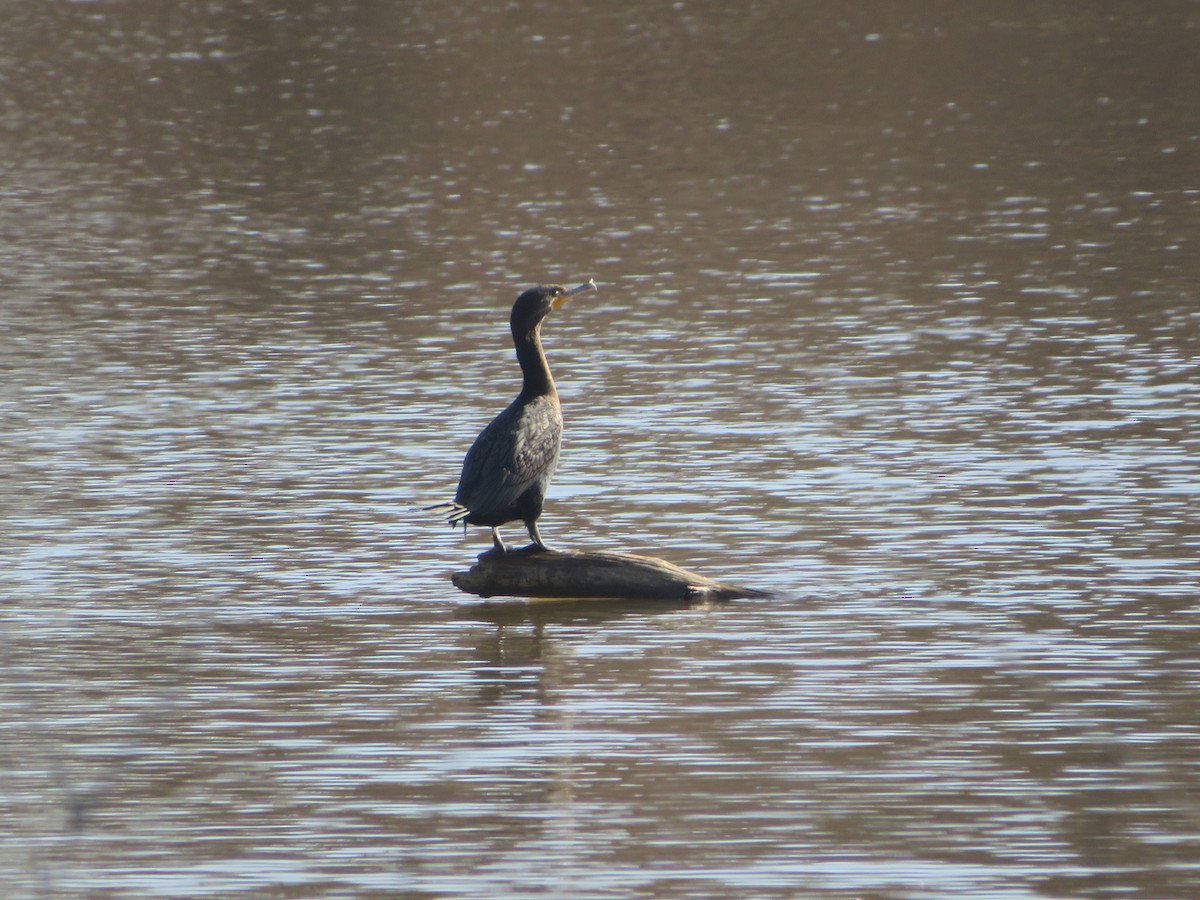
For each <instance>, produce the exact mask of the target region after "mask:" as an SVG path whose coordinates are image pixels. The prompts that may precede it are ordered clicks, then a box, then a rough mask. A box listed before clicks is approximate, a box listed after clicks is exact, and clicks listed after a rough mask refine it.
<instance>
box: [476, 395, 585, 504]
mask: <svg viewBox="0 0 1200 900" xmlns="http://www.w3.org/2000/svg"><path fill="white" fill-rule="evenodd" d="M561 436H562V419H561V418H560V416H559V413H558V410H557V408H553V407H550V406H549V405H548V404H547V405H541V404H533V405H530V406H526V407H523V408H513V407H510V408H509V409H506V410H505V411H504V412H502V413H501V414H500V415H498V416H497V417H496V418H495V419H494V420H493V421H492V423H491V424H490V425H488V427H487V428H485V429H484V430H483V431H482V432H481V433H480V435H479V437H477V438H476V439H475V443H474V444H472V445H471V449H470V450H468V451H467V457H466V459H464V460H463V468H462V477H461V478H460V479H459V482H458V492H457V494H455V500H456V501H457V502H458V503H461V504H462V505H463V506H465V507H467V508H468V509H470V510H471V511H472V512H473V513H476V514H477V515H481V516H488V515H499V514H502V513H504V512H505V511H506V510H508V509H510V508H511V507H512V506H513V505H514V504H515V503H516V502H517V498H519V497H520V496H521V495H522V494H524V493H525V492H526V491H527V490H529V488H530V487H532V486H533V484H534V483H535V482H537V481H539V480H543V481H544V480H548V479H549V477H550V474H551V473H552V472H553V471H554V467H555V464H556V463H557V462H558V445H559V440H560V438H561Z"/></svg>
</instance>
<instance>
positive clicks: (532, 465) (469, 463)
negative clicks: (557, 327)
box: [430, 281, 596, 552]
mask: <svg viewBox="0 0 1200 900" xmlns="http://www.w3.org/2000/svg"><path fill="white" fill-rule="evenodd" d="M595 288H596V286H595V284H594V283H593V282H591V281H589V282H588V283H587V284H583V285H580V286H579V287H577V288H572V289H571V290H566V289H564V288H562V287H559V286H558V285H549V286H544V287H537V288H533V289H532V290H528V291H526V292H525V293H523V294H521V296H520V297H518V298H517V302H516V303H514V304H513V308H512V316H511V318H510V321H509V324H510V326H511V328H512V336H513V344H514V345H515V346H516V349H517V362H518V363H520V365H521V375H522V377H523V382H522V385H521V393H519V394H518V395H517V399H515V400H514V401H513V402H512V403H510V404H509V405H508V408H507V409H505V410H504V411H503V412H502V413H500V415H498V416H496V418H495V419H493V420H492V422H491V424H490V425H488V427H487V428H485V429H483V431H482V432H480V434H479V437H477V438H475V443H473V444H472V445H471V449H470V450H468V451H467V456H466V459H464V460H463V467H462V475H461V476H460V478H459V481H458V492H457V493H456V494H455V495H454V502H453V503H449V504H440V505H441V506H442V507H444V508H445V507H448V508H449V509H450V517H449V518H450V524H451V525H458V524H459V523H462V524H463V526H464V527H465V526H466V525H482V526H486V527H489V528H491V529H492V542H493V543H494V544H495V546H496V548H497V549H498V550H500V551H501V552H504V551H505V550H506V549H507V548H506V547H505V546H504V541H502V540H501V539H500V532H499V527H500V526H501V525H503V524H505V523H506V522H514V521H521V522H524V523H525V527H526V528H528V529H529V537H530V538H531V539H532V540H533V546H534V547H536V548H538V549H542V550H545V549H546V545H545V544H544V543H542V537H541V535H540V534H539V533H538V527H537V520H538V517H539V516H540V515H541V514H542V501H543V500H544V499H545V496H546V487H547V485H549V483H550V476H551V475H553V474H554V468H555V466H557V465H558V448H559V443H560V441H561V439H562V427H563V423H562V412H561V410H560V408H559V403H558V391H557V390H556V389H555V387H554V378H553V377H552V376H551V374H550V366H549V365H548V364H547V362H546V354H545V352H544V351H543V350H542V341H541V327H542V322H543V320H544V319H545V318H546V316H548V315H549V314H550V313H551V312H552V311H553V310H555V309H557V308H558V307H559V306H562V305H563V304H564V303H566V302H567V301H568V300H569V299H570V298H571V297H573V296H574V295H575V294H579V293H582V292H584V291H589V290H595ZM430 508H431V509H432V508H433V507H430Z"/></svg>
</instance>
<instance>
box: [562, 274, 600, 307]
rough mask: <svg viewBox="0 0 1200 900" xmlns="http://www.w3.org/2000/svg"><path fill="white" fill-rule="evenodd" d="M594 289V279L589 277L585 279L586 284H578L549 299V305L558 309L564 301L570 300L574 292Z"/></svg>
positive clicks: (578, 292)
mask: <svg viewBox="0 0 1200 900" xmlns="http://www.w3.org/2000/svg"><path fill="white" fill-rule="evenodd" d="M595 290H598V288H597V287H596V280H595V279H594V278H589V279H588V280H587V283H586V284H581V285H579V287H573V288H571V289H570V290H569V291H567V292H566V293H565V294H563V295H562V296H561V297H555V298H554V299H553V300H551V301H550V306H551V307H552V308H554V309H558V308H559V307H560V306H562V305H563V304H564V303H566V302H567V301H568V300H570V299H571V298H572V297H574V296H575V295H576V294H586V293H587V292H588V291H595Z"/></svg>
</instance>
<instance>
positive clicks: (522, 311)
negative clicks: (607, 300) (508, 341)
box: [510, 280, 596, 334]
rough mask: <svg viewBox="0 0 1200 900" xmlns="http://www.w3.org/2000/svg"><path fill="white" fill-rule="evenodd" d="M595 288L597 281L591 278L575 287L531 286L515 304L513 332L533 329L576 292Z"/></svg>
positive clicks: (512, 322) (579, 292)
mask: <svg viewBox="0 0 1200 900" xmlns="http://www.w3.org/2000/svg"><path fill="white" fill-rule="evenodd" d="M594 290H596V282H594V281H591V280H589V281H588V282H587V283H586V284H581V285H579V286H578V287H573V288H564V287H562V286H561V285H557V284H545V285H541V286H540V287H535V288H530V289H529V290H527V291H526V292H525V293H523V294H522V295H521V296H520V297H518V298H517V302H516V303H514V304H513V308H512V318H511V320H510V322H511V324H512V330H513V333H514V334H515V333H516V332H518V331H531V330H533V329H534V328H536V327H537V326H538V325H540V324H541V322H542V320H543V319H544V318H546V316H548V315H550V313H551V312H553V311H554V310H556V309H558V308H559V307H560V306H562V305H563V304H564V303H566V302H567V301H568V300H570V299H571V298H572V297H574V296H575V295H576V294H582V293H585V292H587V291H594Z"/></svg>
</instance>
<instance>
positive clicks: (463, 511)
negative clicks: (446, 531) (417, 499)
mask: <svg viewBox="0 0 1200 900" xmlns="http://www.w3.org/2000/svg"><path fill="white" fill-rule="evenodd" d="M421 508H422V509H423V510H425V511H429V510H431V509H448V510H450V513H449V515H448V516H446V521H447V522H449V523H450V525H451V526H452V527H457V526H459V525H462V527H463V528H464V529H465V528H466V527H467V522H466V518H467V516H469V515H470V514H471V511H470V510H469V509H467V508H466V507H465V506H463V505H462V504H461V503H458V502H456V501H454V500H447V501H446V502H445V503H435V504H433V506H423V507H421Z"/></svg>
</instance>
